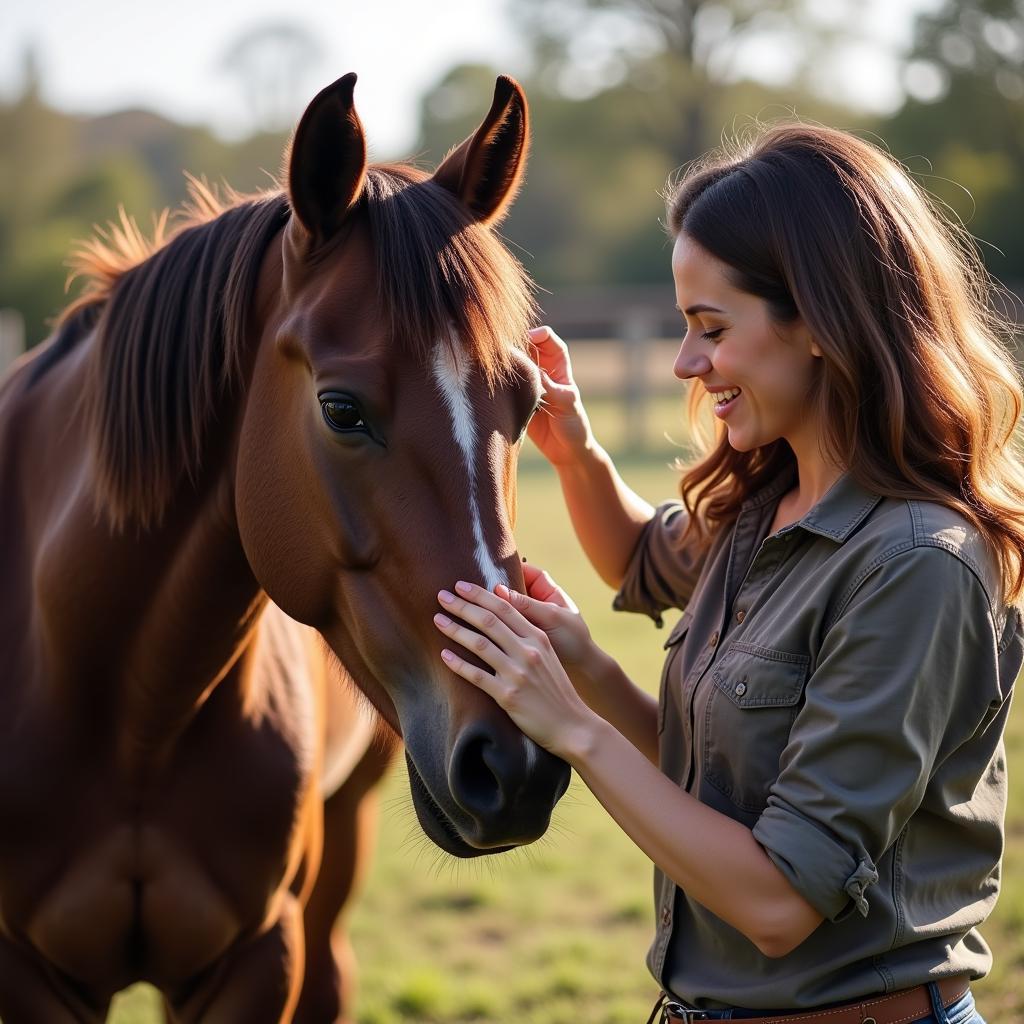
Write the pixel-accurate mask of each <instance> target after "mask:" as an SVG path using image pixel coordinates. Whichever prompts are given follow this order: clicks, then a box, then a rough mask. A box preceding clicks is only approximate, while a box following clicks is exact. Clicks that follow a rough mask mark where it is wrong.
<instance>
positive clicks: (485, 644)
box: [434, 612, 508, 672]
mask: <svg viewBox="0 0 1024 1024" xmlns="http://www.w3.org/2000/svg"><path fill="white" fill-rule="evenodd" d="M434 625H435V626H436V627H437V628H438V629H439V630H440V631H441V632H442V633H444V635H445V636H446V637H448V638H449V639H450V640H454V641H455V642H456V643H457V644H461V645H462V646H463V647H464V648H465V649H466V650H467V651H472V652H473V653H474V654H475V655H476V656H477V657H478V658H479V659H480V660H481V661H482V662H483V663H484V664H485V665H490V666H491V668H493V669H494V670H495V672H500V671H501V670H502V669H504V668H507V667H508V658H507V657H506V656H505V652H504V651H503V650H502V649H501V648H500V647H498V645H497V644H495V643H494V642H493V641H492V640H491V639H490V638H489V637H487V636H485V635H484V634H483V633H478V632H477V631H476V630H475V629H470V628H469V627H468V626H463V625H462V624H461V623H458V622H456V621H455V620H454V619H451V618H449V617H448V616H447V615H445V614H444V613H443V612H438V613H437V614H436V615H435V616H434Z"/></svg>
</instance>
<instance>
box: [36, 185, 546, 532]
mask: <svg viewBox="0 0 1024 1024" xmlns="http://www.w3.org/2000/svg"><path fill="white" fill-rule="evenodd" d="M189 192H190V197H189V201H188V203H187V204H186V206H185V207H184V208H183V210H182V211H181V212H180V213H179V214H178V215H177V226H176V228H175V229H174V230H170V229H169V225H170V224H171V220H170V219H169V218H168V216H167V215H166V214H164V215H163V216H161V217H160V218H158V219H157V220H156V221H155V225H154V235H153V238H152V239H151V240H147V239H146V238H145V237H144V236H143V234H142V232H141V231H140V230H139V229H138V227H137V226H136V224H135V222H134V221H132V220H131V219H130V218H128V217H127V216H125V215H124V214H123V213H122V215H121V220H120V223H119V224H117V225H111V226H110V228H109V229H108V230H107V231H106V232H100V233H98V235H97V236H96V237H94V238H93V239H92V240H91V241H88V242H86V243H84V244H83V245H81V246H80V247H79V248H78V249H77V250H76V252H75V253H74V255H73V259H72V270H73V276H83V277H84V278H85V279H86V282H87V283H86V287H85V290H84V292H83V294H82V296H81V297H80V298H79V299H77V300H76V301H75V302H73V303H72V304H71V305H69V307H68V308H67V309H66V310H65V312H64V313H63V314H62V317H61V321H60V326H59V329H58V335H57V337H56V339H55V340H54V342H53V343H52V345H51V350H52V351H53V356H52V357H51V358H50V359H46V357H45V356H44V362H46V363H48V364H49V365H52V363H53V362H54V361H55V360H56V359H59V358H60V356H61V355H62V354H63V351H66V350H67V349H69V348H70V347H72V346H73V345H74V344H75V343H76V341H77V339H78V337H79V336H81V334H82V333H83V327H91V326H92V325H93V324H94V323H95V326H96V330H97V332H98V338H97V342H98V347H97V354H96V359H95V360H94V361H93V363H92V367H93V371H92V378H91V380H90V381H89V382H88V385H87V389H86V393H87V397H86V400H87V402H88V403H89V407H88V415H89V423H90V433H91V435H92V437H93V441H94V446H95V453H96V458H97V469H98V486H97V503H98V506H99V508H100V510H101V511H102V512H104V513H105V514H106V515H107V516H108V517H109V519H110V521H111V522H112V523H113V524H114V525H115V526H117V527H119V528H123V527H124V526H125V525H126V524H127V523H128V522H129V521H133V520H134V521H135V522H138V523H139V524H141V525H142V526H144V527H145V526H149V525H151V524H154V523H157V522H159V521H160V519H161V517H162V515H163V513H164V510H165V509H166V507H167V505H168V503H169V502H170V500H171V498H172V496H173V494H174V492H175V490H176V489H177V488H178V486H179V485H180V483H181V482H182V480H184V479H187V480H189V481H191V482H193V483H195V481H196V480H197V479H198V477H199V474H200V471H201V469H202V468H203V458H204V454H205V453H206V452H207V449H208V447H209V445H210V442H211V435H212V432H213V430H214V428H215V426H216V425H217V424H218V423H220V424H221V425H222V426H223V425H224V423H225V420H229V419H230V415H231V413H227V414H226V413H225V409H231V408H232V407H233V406H232V403H231V398H232V397H233V396H234V395H235V394H236V393H237V389H238V386H239V384H240V382H241V376H242V374H241V370H242V365H243V358H242V357H243V353H244V351H245V346H246V345H247V344H248V343H249V341H250V339H251V336H252V331H251V328H252V317H253V313H254V309H253V307H254V302H253V299H254V293H255V290H256V283H257V278H258V275H259V270H260V266H261V264H262V258H263V255H264V253H265V252H266V249H267V246H268V245H269V244H270V242H271V240H272V239H273V237H274V236H275V235H276V234H277V232H278V231H279V230H280V229H281V228H282V227H283V226H284V225H285V223H286V222H287V220H288V218H289V216H290V212H291V211H290V209H289V204H288V199H287V194H286V193H285V192H283V191H274V192H267V193H263V194H261V195H256V196H241V195H238V194H236V193H233V192H229V193H228V194H227V196H226V198H221V197H220V196H219V195H218V194H217V193H215V192H214V191H213V190H212V189H210V188H209V187H208V186H207V185H206V184H205V183H203V182H200V181H198V180H196V179H190V183H189ZM349 221H350V222H352V223H355V222H357V221H361V222H362V223H365V224H366V225H367V226H368V229H369V233H370V237H371V240H372V248H373V251H374V257H375V261H376V273H377V279H378V284H379V295H380V296H381V300H382V305H383V308H382V310H381V314H382V316H384V317H385V318H386V321H385V323H386V325H388V326H389V327H390V335H391V337H392V338H393V339H394V341H395V343H397V344H402V345H403V346H406V347H408V349H409V350H410V353H412V354H416V355H418V356H419V357H421V358H423V357H426V356H427V355H428V354H429V353H430V352H432V351H433V350H434V348H436V346H437V344H438V343H444V344H455V343H456V342H455V340H454V339H455V338H459V339H461V342H462V344H463V345H465V346H466V347H467V348H468V349H469V351H470V352H471V355H472V357H473V358H474V359H475V360H476V362H477V363H478V365H480V367H481V368H482V369H483V371H484V373H485V375H486V377H487V380H488V381H489V382H490V383H491V384H492V385H493V384H494V383H495V381H496V380H497V379H498V378H499V377H501V376H503V375H504V374H506V373H507V372H509V371H510V369H511V366H512V360H511V353H512V351H513V350H514V348H516V347H518V346H521V345H522V344H523V343H524V342H525V337H526V329H527V327H528V326H529V322H530V318H531V316H532V314H533V311H534V307H533V299H532V292H531V289H530V286H529V279H528V278H527V276H526V273H525V271H524V270H523V268H522V267H521V266H520V264H519V263H518V261H517V260H515V259H514V257H513V256H512V255H511V254H510V253H509V252H508V250H507V249H506V248H505V246H504V245H503V244H502V243H501V242H500V240H499V239H498V238H497V237H496V236H495V235H494V234H493V233H492V232H491V231H489V230H487V229H485V228H483V227H480V226H478V225H476V224H473V223H471V221H470V218H469V216H468V214H467V212H466V211H465V210H464V208H463V207H462V206H461V205H460V204H459V203H458V202H457V201H456V200H455V198H454V197H453V196H451V195H450V194H449V193H448V192H447V191H445V190H444V189H443V188H442V187H441V186H439V185H436V184H434V183H433V182H432V181H431V180H430V179H429V178H428V176H427V175H426V174H424V173H423V172H420V171H418V170H415V169H414V168H411V167H406V166H399V165H389V166H373V167H370V168H368V170H367V176H366V184H365V187H364V190H363V193H362V195H361V197H360V199H359V202H358V204H357V206H356V208H355V209H354V210H353V212H352V215H351V217H350V218H349ZM330 256H331V251H330V250H329V251H327V252H323V253H319V254H317V258H318V259H321V260H328V259H330ZM47 355H49V353H47ZM42 372H45V370H44V371H42Z"/></svg>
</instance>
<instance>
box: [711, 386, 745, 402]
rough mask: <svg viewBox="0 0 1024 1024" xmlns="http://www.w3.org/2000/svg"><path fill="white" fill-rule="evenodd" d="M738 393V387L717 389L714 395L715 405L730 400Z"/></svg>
mask: <svg viewBox="0 0 1024 1024" xmlns="http://www.w3.org/2000/svg"><path fill="white" fill-rule="evenodd" d="M739 393H740V389H739V388H728V389H726V390H725V391H719V392H718V394H716V395H715V405H725V404H726V402H731V401H732V400H733V399H734V398H735V397H736V396H737V395H738V394H739Z"/></svg>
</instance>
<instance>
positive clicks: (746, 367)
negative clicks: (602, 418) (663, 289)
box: [672, 234, 821, 454]
mask: <svg viewBox="0 0 1024 1024" xmlns="http://www.w3.org/2000/svg"><path fill="white" fill-rule="evenodd" d="M672 274H673V277H674V278H675V285H676V303H677V304H678V307H679V309H680V311H681V312H682V314H683V316H684V317H685V318H686V334H685V335H684V337H683V343H682V345H681V346H680V349H679V355H678V356H677V357H676V362H675V366H674V367H673V370H674V372H675V375H676V376H677V377H679V378H680V379H681V380H689V379H691V378H695V384H696V385H697V386H703V387H705V388H706V389H707V390H708V391H709V392H710V393H711V397H712V400H713V401H714V403H715V404H714V410H715V415H716V416H717V417H718V418H719V419H720V420H722V421H723V422H724V423H725V425H726V428H727V431H728V435H729V444H730V445H732V447H733V448H735V449H736V450H737V451H743V452H745V451H751V450H752V449H754V448H759V447H761V446H762V445H765V444H770V443H771V442H772V441H776V440H778V439H779V438H780V437H781V438H785V439H786V440H787V441H788V442H789V444H790V446H791V447H792V448H793V449H794V451H797V452H798V454H799V451H800V449H801V448H804V449H806V442H807V441H814V442H815V444H816V443H817V437H818V431H817V424H816V423H815V422H813V420H812V415H813V414H812V413H811V410H810V409H809V406H808V395H809V392H810V389H811V384H812V382H813V380H814V375H815V364H816V361H817V359H819V358H820V356H821V351H820V349H818V347H817V345H815V344H814V342H813V341H812V340H811V337H810V334H809V332H808V331H807V328H806V325H805V324H804V322H803V321H802V320H801V319H797V320H795V321H794V322H792V323H782V324H780V323H778V322H777V321H775V320H773V319H772V316H771V313H770V311H769V308H768V304H767V302H765V300H764V299H761V298H759V297H758V296H756V295H751V294H750V293H749V292H743V291H740V290H739V289H738V288H736V286H735V285H734V284H733V283H732V281H731V279H730V277H729V268H728V266H727V265H726V264H725V263H722V262H721V260H718V259H716V258H715V257H714V256H712V255H711V254H710V253H709V252H708V251H707V250H706V249H702V248H701V247H700V246H699V245H698V244H697V243H696V242H695V241H694V240H693V239H692V238H690V237H688V236H687V235H685V234H680V235H679V237H678V238H677V239H676V244H675V248H674V249H673V252H672Z"/></svg>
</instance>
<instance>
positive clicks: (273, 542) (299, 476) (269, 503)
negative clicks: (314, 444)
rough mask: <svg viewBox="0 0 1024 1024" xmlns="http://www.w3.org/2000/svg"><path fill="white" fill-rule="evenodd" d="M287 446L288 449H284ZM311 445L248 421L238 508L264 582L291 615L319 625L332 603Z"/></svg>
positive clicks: (259, 578)
mask: <svg viewBox="0 0 1024 1024" xmlns="http://www.w3.org/2000/svg"><path fill="white" fill-rule="evenodd" d="M282 447H284V448H287V450H282ZM311 473H312V469H311V468H310V467H309V456H308V449H307V448H306V446H305V445H302V444H294V443H293V444H290V445H286V446H282V445H281V439H280V436H279V435H278V436H274V435H273V434H272V433H271V432H269V431H266V430H265V429H263V428H262V425H261V424H258V423H250V422H249V421H248V419H247V421H246V423H245V424H244V425H243V429H242V437H241V444H240V447H239V453H238V464H237V468H236V477H235V511H236V516H237V519H238V529H239V535H240V537H241V540H242V547H243V549H244V551H245V554H246V558H247V559H248V561H249V565H250V566H251V568H252V571H253V574H254V575H255V577H256V579H257V581H258V582H259V584H260V586H261V587H262V588H263V589H264V590H265V591H266V592H267V594H268V595H269V596H270V598H271V600H272V601H273V602H274V603H275V604H276V605H278V607H280V608H281V609H282V610H283V611H284V612H285V613H286V614H288V615H290V616H291V617H292V618H293V619H297V620H298V621H300V622H305V623H307V624H309V625H315V624H316V623H317V622H318V621H322V619H323V617H324V615H325V614H326V613H327V612H328V610H329V608H330V603H331V599H332V594H333V586H332V581H331V574H330V573H329V572H327V571H325V562H324V558H323V546H324V545H323V540H322V538H320V537H319V536H318V534H319V533H320V532H321V531H322V527H323V524H322V521H320V517H318V516H317V515H316V514H315V512H314V511H313V509H312V508H311V499H310V494H309V487H308V484H307V483H306V481H308V479H309V477H310V475H311Z"/></svg>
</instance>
